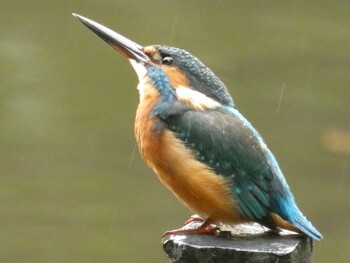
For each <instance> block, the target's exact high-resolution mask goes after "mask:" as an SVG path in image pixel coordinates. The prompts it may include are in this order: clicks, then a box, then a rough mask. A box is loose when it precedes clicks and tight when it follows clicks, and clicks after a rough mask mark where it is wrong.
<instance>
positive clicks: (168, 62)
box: [163, 57, 174, 65]
mask: <svg viewBox="0 0 350 263" xmlns="http://www.w3.org/2000/svg"><path fill="white" fill-rule="evenodd" d="M173 62H174V60H173V58H171V57H165V58H163V64H165V65H171V64H173Z"/></svg>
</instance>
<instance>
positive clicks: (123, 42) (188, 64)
mask: <svg viewBox="0 0 350 263" xmlns="http://www.w3.org/2000/svg"><path fill="white" fill-rule="evenodd" d="M73 15H74V16H75V17H77V18H78V19H79V20H80V21H81V22H82V23H83V24H84V25H85V26H87V27H88V28H89V29H90V30H92V31H93V32H94V33H96V34H97V35H98V36H99V37H101V38H102V39H103V40H104V41H106V42H107V43H108V44H109V45H110V46H112V47H113V48H114V49H116V50H117V51H119V52H120V53H121V54H123V55H124V56H125V57H127V58H128V59H129V60H130V62H131V64H132V66H133V67H134V69H135V71H136V73H137V75H138V78H139V80H140V83H142V82H144V81H148V80H151V82H152V83H153V85H154V86H155V87H156V88H157V89H158V90H159V91H160V93H164V94H165V96H168V95H169V96H170V95H171V94H172V95H174V96H175V97H176V98H177V99H179V100H183V101H192V102H193V103H196V104H197V105H199V106H198V107H201V105H200V104H203V105H202V106H203V107H204V108H205V107H209V108H210V107H216V106H218V105H220V106H221V105H222V106H225V107H234V104H233V100H232V98H231V96H230V94H229V93H228V91H227V88H226V87H225V85H224V84H223V83H222V82H221V81H220V79H219V78H218V77H217V76H216V75H215V74H214V73H213V72H212V71H211V70H210V69H209V68H207V67H206V66H205V65H204V64H203V63H202V62H201V61H200V60H199V59H197V58H196V57H194V56H193V55H191V54H190V53H189V52H187V51H185V50H183V49H179V48H175V47H169V46H164V45H151V46H145V47H143V46H141V45H139V44H137V43H135V42H133V41H131V40H130V39H128V38H126V37H124V36H122V35H120V34H118V33H116V32H114V31H112V30H111V29H109V28H106V27H105V26H103V25H101V24H99V23H97V22H95V21H92V20H90V19H88V18H85V17H83V16H80V15H77V14H73ZM141 86H142V85H141ZM140 89H142V87H141V88H140V85H139V90H140ZM140 92H141V93H142V90H140Z"/></svg>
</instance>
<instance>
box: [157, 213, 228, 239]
mask: <svg viewBox="0 0 350 263" xmlns="http://www.w3.org/2000/svg"><path fill="white" fill-rule="evenodd" d="M191 219H192V218H191ZM191 219H189V220H188V221H190V222H193V221H199V220H198V217H197V218H196V219H197V220H193V221H191ZM188 221H187V222H188ZM202 221H203V220H202ZM187 222H186V223H187ZM186 223H185V225H186ZM187 224H188V223H187ZM220 232H221V230H220V228H219V227H211V221H210V220H206V221H204V222H203V224H202V225H200V226H199V227H198V228H195V229H182V228H180V229H175V230H171V231H167V232H165V233H164V234H163V235H162V239H163V238H164V237H165V236H171V235H186V234H213V235H217V234H219V233H220Z"/></svg>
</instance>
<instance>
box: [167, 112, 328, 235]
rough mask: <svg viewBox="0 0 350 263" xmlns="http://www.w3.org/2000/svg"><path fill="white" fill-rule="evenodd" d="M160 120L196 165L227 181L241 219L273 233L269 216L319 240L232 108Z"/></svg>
mask: <svg viewBox="0 0 350 263" xmlns="http://www.w3.org/2000/svg"><path fill="white" fill-rule="evenodd" d="M161 117H162V119H163V121H164V122H165V123H166V124H167V126H168V128H169V129H170V130H172V131H173V132H174V133H175V134H176V135H177V137H178V138H179V139H180V140H182V141H183V142H184V143H185V144H186V146H187V147H189V148H191V149H192V150H193V151H194V152H195V154H196V156H197V159H198V160H199V161H201V162H203V163H205V164H207V165H208V166H210V167H211V168H212V169H213V170H214V171H215V172H216V173H217V174H218V175H220V176H224V177H226V178H228V179H229V181H230V182H231V185H230V186H231V189H232V193H233V195H234V198H235V199H236V200H237V202H238V206H239V209H240V211H241V213H242V214H243V215H244V216H246V217H247V218H250V219H252V220H254V221H258V222H260V223H262V224H264V225H266V226H268V227H270V228H273V227H274V225H273V222H272V220H271V217H270V212H273V213H276V214H278V215H279V216H281V217H282V218H283V219H285V220H287V221H289V222H291V223H292V224H294V225H296V226H297V227H298V228H300V229H301V230H302V231H303V232H306V233H308V234H309V235H311V236H313V237H314V238H316V239H319V238H320V237H321V234H320V233H319V232H318V231H317V230H316V229H315V228H314V227H313V226H312V225H311V223H310V222H308V221H307V220H306V218H305V217H304V216H303V215H302V214H301V212H300V211H299V209H298V208H297V206H296V204H295V201H294V198H293V195H292V193H291V191H290V189H289V187H288V185H287V182H286V181H285V179H284V177H283V174H282V172H281V170H280V168H279V166H278V164H277V162H276V160H275V158H274V156H273V155H272V153H271V152H270V151H269V149H268V148H267V147H266V144H265V143H264V141H263V139H262V137H261V136H260V135H259V133H258V132H257V131H256V130H255V129H254V128H253V127H252V125H251V124H250V123H249V122H248V121H247V120H246V119H245V118H244V117H243V116H242V115H241V114H240V113H239V112H238V111H237V110H236V109H233V108H220V109H214V110H206V111H200V112H199V111H194V110H181V111H177V110H175V111H174V112H172V113H171V114H167V115H166V116H165V115H164V116H161Z"/></svg>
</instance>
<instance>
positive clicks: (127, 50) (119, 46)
mask: <svg viewBox="0 0 350 263" xmlns="http://www.w3.org/2000/svg"><path fill="white" fill-rule="evenodd" d="M73 16H75V17H76V18H78V19H79V20H80V21H81V22H82V23H83V24H84V25H85V26H87V27H88V28H89V29H91V30H92V31H93V32H95V33H96V34H97V35H98V36H99V37H100V38H102V39H103V40H104V41H106V42H107V43H108V44H109V45H111V46H112V47H113V48H114V49H116V50H118V51H119V52H120V53H122V54H123V55H124V56H126V57H127V58H129V59H133V60H136V61H137V62H141V63H149V62H150V59H149V57H148V56H147V55H146V54H145V53H144V52H143V51H142V50H143V47H142V46H140V45H139V44H136V43H135V42H133V41H131V40H130V39H127V38H126V37H123V36H122V35H120V34H118V33H116V32H114V31H113V30H111V29H109V28H107V27H105V26H103V25H100V24H99V23H97V22H95V21H92V20H90V19H88V18H86V17H83V16H80V15H77V14H74V13H73Z"/></svg>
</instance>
